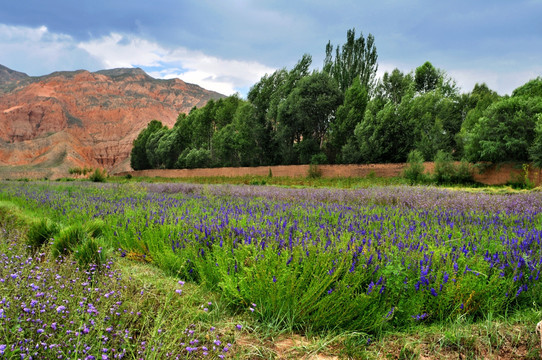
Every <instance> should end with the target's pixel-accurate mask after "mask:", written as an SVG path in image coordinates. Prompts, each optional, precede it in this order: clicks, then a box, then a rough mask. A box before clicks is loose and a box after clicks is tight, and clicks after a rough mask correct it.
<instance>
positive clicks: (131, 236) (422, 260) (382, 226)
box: [1, 183, 542, 333]
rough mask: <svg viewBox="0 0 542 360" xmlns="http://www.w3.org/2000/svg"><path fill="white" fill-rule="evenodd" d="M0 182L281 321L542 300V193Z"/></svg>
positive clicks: (297, 323) (448, 311) (398, 323)
mask: <svg viewBox="0 0 542 360" xmlns="http://www.w3.org/2000/svg"><path fill="white" fill-rule="evenodd" d="M92 185H93V184H91V183H85V184H84V185H83V184H75V185H74V184H68V185H57V184H31V185H29V184H17V183H2V195H1V196H2V198H3V199H13V201H17V202H18V203H19V204H20V206H25V207H28V208H32V209H33V210H34V211H36V212H41V213H42V214H46V215H47V216H49V217H51V219H52V220H53V221H60V220H62V221H64V222H73V223H77V222H81V220H82V219H83V218H84V217H85V218H86V217H92V218H96V219H100V220H101V221H102V222H103V224H104V228H103V236H104V239H107V242H108V243H109V244H111V246H112V247H115V248H120V249H121V252H120V253H121V254H132V253H134V254H139V255H141V257H142V258H145V259H148V260H149V261H152V262H153V263H154V264H156V265H157V266H159V267H162V268H163V269H164V270H166V271H167V272H168V273H169V274H171V275H175V276H178V277H181V278H183V279H190V280H194V281H197V282H201V283H202V284H204V286H206V287H207V288H209V289H213V290H219V291H220V292H221V293H222V294H223V296H224V298H225V299H226V300H227V301H228V302H230V303H231V304H233V305H234V306H235V307H237V308H240V309H246V308H248V307H249V304H252V303H255V304H256V305H257V307H256V308H253V309H256V311H254V312H251V314H253V316H255V317H256V318H257V319H259V320H260V321H263V322H267V323H274V324H280V326H284V327H287V328H292V329H296V328H301V329H304V328H307V327H311V328H314V329H333V328H337V327H338V328H342V329H351V330H356V331H361V332H366V333H377V332H379V331H381V330H382V329H384V328H386V327H397V328H401V327H405V326H409V325H410V324H417V323H428V322H435V321H446V320H450V319H455V318H457V317H465V316H467V317H469V318H473V319H475V318H477V317H482V316H483V315H484V314H486V313H488V312H491V313H494V314H504V313H507V312H510V311H514V310H518V309H524V308H526V307H528V306H531V305H532V304H533V303H536V304H540V302H541V301H542V298H541V296H542V295H541V294H542V292H541V291H540V290H541V289H540V280H539V274H540V270H541V268H542V254H541V244H540V238H541V230H540V229H541V227H540V225H541V223H540V219H541V217H540V216H541V215H540V209H542V194H541V193H539V192H528V193H518V194H514V195H493V194H483V193H467V192H461V191H447V190H443V189H436V188H429V187H387V188H379V187H375V188H368V189H359V190H330V189H317V190H315V189H284V188H274V187H256V186H201V185H191V184H142V185H141V187H140V188H137V189H135V188H123V185H121V184H98V185H94V186H92Z"/></svg>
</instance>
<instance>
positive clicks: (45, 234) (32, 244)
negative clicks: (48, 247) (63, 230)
mask: <svg viewBox="0 0 542 360" xmlns="http://www.w3.org/2000/svg"><path fill="white" fill-rule="evenodd" d="M58 231H59V226H58V224H57V223H55V222H53V221H51V220H49V219H48V218H43V219H41V220H40V221H37V222H34V223H32V224H31V225H30V226H29V228H28V231H27V232H26V245H27V246H28V247H29V249H30V251H31V252H35V251H37V250H39V249H40V248H41V247H42V246H43V245H45V244H47V243H48V242H49V241H50V240H51V239H52V238H53V237H54V236H55V235H56V234H57V233H58Z"/></svg>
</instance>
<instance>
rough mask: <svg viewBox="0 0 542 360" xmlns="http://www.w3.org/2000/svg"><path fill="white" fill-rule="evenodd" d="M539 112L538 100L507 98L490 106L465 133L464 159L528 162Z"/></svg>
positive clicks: (535, 98)
mask: <svg viewBox="0 0 542 360" xmlns="http://www.w3.org/2000/svg"><path fill="white" fill-rule="evenodd" d="M541 113H542V98H540V97H534V98H530V97H524V96H519V97H509V98H504V99H502V100H500V101H498V102H495V103H493V104H492V105H491V106H489V107H488V108H487V109H486V111H484V116H482V117H481V118H479V119H478V121H477V122H476V124H475V125H474V126H473V128H472V130H471V131H470V132H468V134H467V136H466V138H465V155H466V157H467V158H468V159H469V160H470V161H471V162H476V161H489V162H493V163H497V162H503V161H519V162H525V161H528V160H529V148H530V147H531V146H532V144H533V140H534V139H535V120H536V119H537V116H538V114H541Z"/></svg>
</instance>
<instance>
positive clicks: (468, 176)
mask: <svg viewBox="0 0 542 360" xmlns="http://www.w3.org/2000/svg"><path fill="white" fill-rule="evenodd" d="M454 181H455V182H456V183H458V184H469V183H472V182H474V177H473V169H472V166H471V164H469V162H468V161H467V160H461V162H460V163H459V165H458V166H457V167H456V168H455V180H454Z"/></svg>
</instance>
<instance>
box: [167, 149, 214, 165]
mask: <svg viewBox="0 0 542 360" xmlns="http://www.w3.org/2000/svg"><path fill="white" fill-rule="evenodd" d="M209 166H211V151H209V150H207V149H186V150H185V151H183V152H182V153H181V155H179V159H178V160H177V165H176V167H178V168H187V169H196V168H206V167H209Z"/></svg>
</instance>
